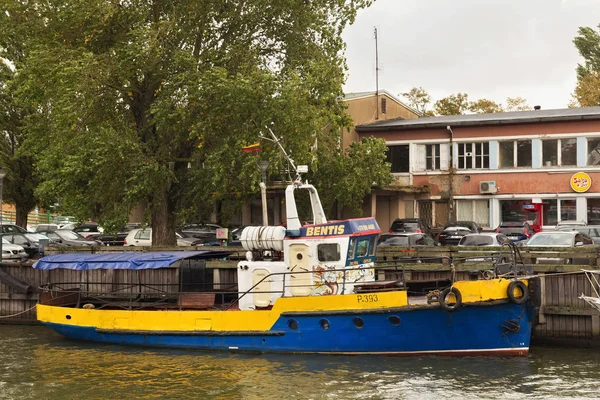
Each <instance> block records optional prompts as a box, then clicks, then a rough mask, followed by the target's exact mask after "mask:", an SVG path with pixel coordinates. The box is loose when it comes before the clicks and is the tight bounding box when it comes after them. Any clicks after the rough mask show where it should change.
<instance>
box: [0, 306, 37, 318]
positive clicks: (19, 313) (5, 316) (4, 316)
mask: <svg viewBox="0 0 600 400" xmlns="http://www.w3.org/2000/svg"><path fill="white" fill-rule="evenodd" d="M36 307H37V304H36V305H35V306H33V307H29V308H28V309H27V310H25V311H21V312H18V313H16V314H12V315H0V318H12V317H16V316H18V315H21V314H25V313H26V312H29V311H31V310H33V309H34V308H36Z"/></svg>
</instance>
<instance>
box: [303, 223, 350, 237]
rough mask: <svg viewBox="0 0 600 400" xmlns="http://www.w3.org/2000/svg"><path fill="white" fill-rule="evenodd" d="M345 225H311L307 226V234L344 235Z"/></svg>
mask: <svg viewBox="0 0 600 400" xmlns="http://www.w3.org/2000/svg"><path fill="white" fill-rule="evenodd" d="M344 230H345V226H344V225H343V224H342V225H328V226H311V227H309V228H306V236H325V235H343V234H344Z"/></svg>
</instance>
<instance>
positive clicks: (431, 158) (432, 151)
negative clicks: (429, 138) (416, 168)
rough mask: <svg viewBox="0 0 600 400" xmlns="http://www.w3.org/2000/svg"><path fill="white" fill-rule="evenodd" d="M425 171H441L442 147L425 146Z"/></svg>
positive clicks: (437, 145) (434, 145)
mask: <svg viewBox="0 0 600 400" xmlns="http://www.w3.org/2000/svg"><path fill="white" fill-rule="evenodd" d="M425 169H427V170H439V169H440V145H439V144H428V145H426V146H425Z"/></svg>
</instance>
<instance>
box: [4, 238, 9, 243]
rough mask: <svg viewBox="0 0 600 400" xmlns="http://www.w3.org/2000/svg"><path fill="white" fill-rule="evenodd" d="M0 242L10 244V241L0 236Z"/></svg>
mask: <svg viewBox="0 0 600 400" xmlns="http://www.w3.org/2000/svg"><path fill="white" fill-rule="evenodd" d="M2 243H4V244H10V242H9V241H8V240H6V239H4V238H2Z"/></svg>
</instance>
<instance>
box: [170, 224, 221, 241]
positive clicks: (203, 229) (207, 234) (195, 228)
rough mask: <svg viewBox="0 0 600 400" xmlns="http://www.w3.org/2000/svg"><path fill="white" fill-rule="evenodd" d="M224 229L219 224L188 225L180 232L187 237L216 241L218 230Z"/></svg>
mask: <svg viewBox="0 0 600 400" xmlns="http://www.w3.org/2000/svg"><path fill="white" fill-rule="evenodd" d="M221 228H223V227H222V226H220V225H217V224H188V225H184V226H183V227H182V228H181V229H180V231H181V233H183V234H184V235H186V236H190V237H195V238H198V239H216V238H217V229H221Z"/></svg>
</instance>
